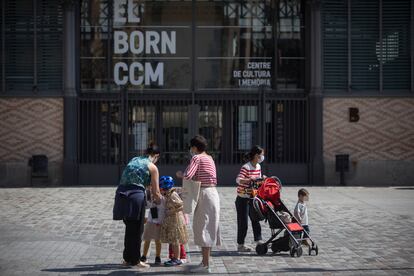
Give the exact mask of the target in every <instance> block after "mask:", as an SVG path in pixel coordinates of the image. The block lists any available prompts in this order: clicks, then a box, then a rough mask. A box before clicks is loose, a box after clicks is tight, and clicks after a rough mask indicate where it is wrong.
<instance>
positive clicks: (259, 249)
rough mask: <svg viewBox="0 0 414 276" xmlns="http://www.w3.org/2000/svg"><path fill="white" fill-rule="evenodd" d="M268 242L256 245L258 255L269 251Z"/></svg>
mask: <svg viewBox="0 0 414 276" xmlns="http://www.w3.org/2000/svg"><path fill="white" fill-rule="evenodd" d="M267 249H268V247H267V243H259V244H258V245H256V253H257V255H265V254H266V253H267Z"/></svg>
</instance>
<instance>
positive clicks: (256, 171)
mask: <svg viewBox="0 0 414 276" xmlns="http://www.w3.org/2000/svg"><path fill="white" fill-rule="evenodd" d="M261 177H262V169H261V167H260V164H259V163H257V164H256V166H255V167H253V165H252V163H250V162H247V163H246V164H244V165H243V166H242V167H241V169H240V172H239V175H238V176H237V178H236V182H237V184H238V185H237V194H238V195H239V196H242V197H247V196H248V195H246V193H245V189H246V188H250V184H248V183H240V180H241V179H249V178H253V179H256V178H261Z"/></svg>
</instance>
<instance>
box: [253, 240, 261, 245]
mask: <svg viewBox="0 0 414 276" xmlns="http://www.w3.org/2000/svg"><path fill="white" fill-rule="evenodd" d="M254 242H255V243H256V245H258V244H262V243H263V241H262V240H257V241H254Z"/></svg>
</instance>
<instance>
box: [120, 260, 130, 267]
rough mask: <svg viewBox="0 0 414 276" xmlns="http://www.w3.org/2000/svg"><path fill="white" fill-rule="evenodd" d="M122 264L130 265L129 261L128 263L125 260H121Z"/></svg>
mask: <svg viewBox="0 0 414 276" xmlns="http://www.w3.org/2000/svg"><path fill="white" fill-rule="evenodd" d="M121 264H122V265H123V266H131V264H130V263H128V262H127V261H125V260H123V261H122V263H121Z"/></svg>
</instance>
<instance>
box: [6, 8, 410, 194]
mask: <svg viewBox="0 0 414 276" xmlns="http://www.w3.org/2000/svg"><path fill="white" fill-rule="evenodd" d="M411 2H412V1H410V0H394V1H391V0H375V1H374V0H371V1H368V0H364V1H356V0H342V1H340V0H322V1H317V0H260V1H236V0H229V1H196V0H192V1H137V0H79V1H69V0H68V1H62V2H59V1H48V0H36V1H28V0H19V1H16V0H15V1H12V0H5V1H3V2H2V6H1V15H2V20H1V22H0V24H1V45H0V47H1V54H2V55H1V61H2V62H1V64H2V66H1V68H0V70H1V71H0V75H1V94H0V126H1V128H0V185H2V186H21V185H28V184H29V183H30V178H31V169H30V167H29V166H28V159H29V158H30V157H31V156H32V155H36V154H44V155H46V156H47V157H48V159H49V182H50V183H52V184H64V185H115V184H117V182H118V179H119V176H120V173H121V172H122V169H123V167H124V166H125V164H126V163H127V162H128V160H129V159H130V158H132V157H133V156H136V155H139V154H142V153H143V152H144V150H145V149H146V146H147V145H148V143H149V142H156V143H157V144H158V145H159V146H160V147H161V149H162V151H163V154H162V158H161V160H160V171H161V173H162V174H171V175H174V173H175V171H176V170H178V169H184V167H185V165H186V164H187V162H188V160H189V153H188V141H189V139H190V138H191V137H192V136H193V135H195V134H202V135H204V136H205V137H206V138H207V139H208V141H209V149H208V151H209V153H211V154H212V155H213V156H214V158H215V160H216V164H217V168H218V177H219V183H220V184H221V185H234V181H235V177H236V175H237V172H238V169H239V168H240V166H241V165H242V163H243V154H244V153H245V152H247V151H248V150H249V148H250V147H251V146H252V145H256V144H259V145H262V146H263V147H264V148H265V149H266V161H265V163H264V164H263V167H264V170H265V172H266V174H268V175H271V174H275V175H278V176H279V177H280V178H281V179H283V181H284V182H285V183H287V184H300V185H337V184H338V183H339V173H338V172H337V170H336V168H335V165H337V164H336V157H337V156H338V155H344V154H345V155H347V156H349V170H348V171H347V172H346V173H345V183H347V184H351V185H410V184H411V185H412V183H414V182H413V181H414V174H413V173H412V172H413V171H414V88H413V87H414V80H413V79H414V77H413V76H414V68H413V63H414V62H413V29H414V28H413V14H414V12H413V9H414V7H413V4H412V3H411Z"/></svg>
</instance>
